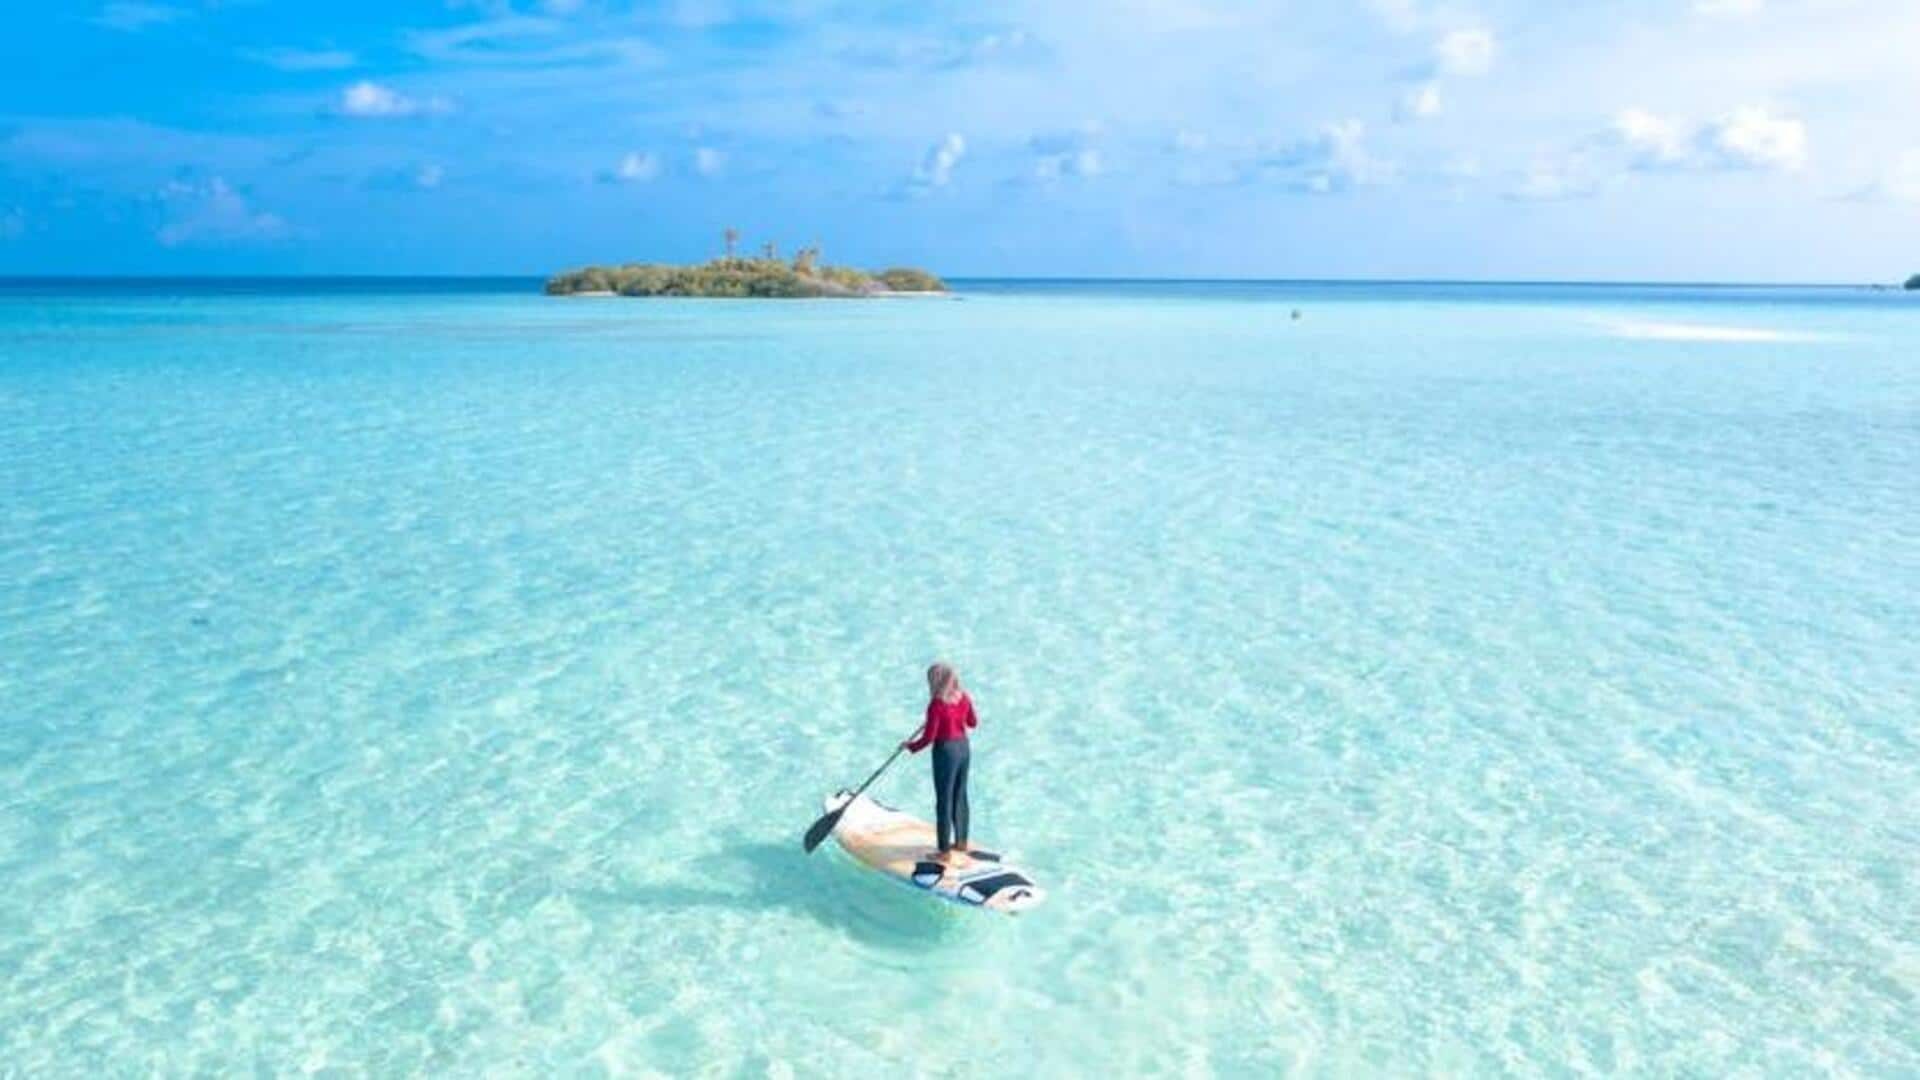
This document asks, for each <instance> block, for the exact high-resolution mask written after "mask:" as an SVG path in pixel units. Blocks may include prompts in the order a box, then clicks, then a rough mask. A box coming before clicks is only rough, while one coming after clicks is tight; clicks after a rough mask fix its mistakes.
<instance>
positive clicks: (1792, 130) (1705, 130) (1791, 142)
mask: <svg viewBox="0 0 1920 1080" xmlns="http://www.w3.org/2000/svg"><path fill="white" fill-rule="evenodd" d="M1607 134H1608V137H1609V138H1610V139H1611V141H1613V142H1614V143H1617V144H1618V145H1620V146H1623V147H1625V148H1626V150H1627V152H1628V155H1629V157H1628V162H1627V164H1628V166H1629V167H1630V168H1634V169H1755V170H1761V171H1776V170H1777V171H1786V172H1792V171H1794V170H1797V169H1800V168H1801V167H1803V166H1804V165H1805V164H1806V162H1807V127H1806V125H1805V124H1804V123H1802V122H1801V121H1800V120H1798V119H1796V118H1793V117H1789V116H1777V115H1775V114H1774V113H1773V112H1771V111H1770V110H1768V109H1767V108H1765V107H1763V106H1759V105H1748V106H1745V107H1743V108H1739V109H1735V110H1733V111H1732V112H1731V113H1728V114H1727V115H1726V116H1724V117H1722V118H1720V119H1718V120H1715V121H1712V122H1710V123H1705V124H1689V123H1687V122H1685V121H1682V120H1677V119H1672V118H1669V117H1664V116H1660V115H1658V114H1656V113H1652V112H1648V111H1647V110H1645V109H1638V108H1633V109H1622V110H1621V111H1620V112H1618V113H1616V114H1615V115H1614V118H1613V123H1612V125H1611V126H1610V127H1609V129H1608V133H1607Z"/></svg>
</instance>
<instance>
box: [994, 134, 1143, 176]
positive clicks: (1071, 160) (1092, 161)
mask: <svg viewBox="0 0 1920 1080" xmlns="http://www.w3.org/2000/svg"><path fill="white" fill-rule="evenodd" d="M1094 134H1095V133H1094V132H1091V131H1066V132H1053V133H1050V134H1046V135H1036V136H1034V137H1033V138H1032V139H1029V140H1028V141H1027V147H1028V149H1030V150H1032V151H1033V154H1034V158H1033V165H1032V168H1031V170H1030V172H1029V175H1028V177H1027V178H1028V179H1030V180H1032V181H1033V182H1034V183H1037V184H1040V185H1042V186H1045V185H1050V184H1055V183H1058V182H1059V181H1061V180H1085V179H1089V178H1091V177H1095V176H1099V175H1100V174H1101V173H1102V172H1105V171H1106V163H1105V161H1104V160H1103V159H1102V158H1101V156H1100V150H1099V148H1098V147H1096V146H1094V145H1093V136H1094ZM1176 138H1177V137H1176Z"/></svg>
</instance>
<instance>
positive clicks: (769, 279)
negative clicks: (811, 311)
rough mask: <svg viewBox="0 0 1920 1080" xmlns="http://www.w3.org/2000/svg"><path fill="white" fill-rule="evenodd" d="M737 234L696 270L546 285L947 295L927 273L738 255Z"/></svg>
mask: <svg viewBox="0 0 1920 1080" xmlns="http://www.w3.org/2000/svg"><path fill="white" fill-rule="evenodd" d="M738 240H739V234H738V233H736V232H735V231H734V230H732V229H728V230H727V232H726V244H727V247H726V254H725V255H722V256H721V257H720V258H717V259H713V260H711V261H708V262H705V263H701V264H699V265H696V266H670V265H666V264H662V263H627V264H624V265H620V266H588V267H583V268H581V269H579V270H569V271H567V272H566V273H564V274H556V275H554V276H553V277H551V278H548V279H547V295H549V296H723V297H812V296H830V297H859V296H890V295H896V294H901V293H943V292H946V291H947V285H946V282H943V281H941V280H940V279H939V278H937V277H935V276H934V275H932V274H930V273H928V272H926V271H925V270H916V269H913V268H912V267H904V266H896V267H891V268H889V269H886V270H880V271H876V272H873V273H869V272H867V271H865V270H856V269H854V268H853V267H850V266H828V265H826V264H824V263H822V262H821V261H820V249H819V248H817V247H814V248H801V249H800V251H799V253H798V254H796V255H795V256H794V257H793V258H792V259H791V260H788V259H783V258H781V257H780V253H779V251H778V249H776V248H775V247H774V245H772V244H767V245H765V246H764V247H763V248H761V253H760V254H759V255H758V256H757V257H755V256H740V255H735V254H734V250H733V249H734V245H735V243H737V242H738Z"/></svg>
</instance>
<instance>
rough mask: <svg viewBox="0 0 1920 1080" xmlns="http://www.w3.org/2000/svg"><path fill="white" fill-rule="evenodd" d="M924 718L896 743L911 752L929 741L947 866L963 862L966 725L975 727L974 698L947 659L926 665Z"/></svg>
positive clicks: (938, 827)
mask: <svg viewBox="0 0 1920 1080" xmlns="http://www.w3.org/2000/svg"><path fill="white" fill-rule="evenodd" d="M927 691H928V695H929V697H930V698H931V700H929V701H928V702H927V722H926V725H925V726H923V727H922V728H921V729H920V734H918V735H916V736H914V737H913V738H911V739H908V740H907V741H906V742H903V743H901V744H900V747H901V749H903V750H905V751H906V752H907V753H909V754H917V753H919V752H920V751H922V750H924V749H926V748H927V746H928V745H929V744H931V745H932V746H933V808H934V820H935V822H936V823H937V824H936V826H935V832H936V833H937V834H938V836H939V840H940V854H939V860H940V862H941V863H942V864H944V865H946V866H949V867H959V866H964V865H966V863H967V856H966V853H967V851H968V850H969V848H970V847H971V845H969V844H968V843H967V759H968V757H969V756H970V754H969V747H968V745H967V732H968V730H970V729H972V728H974V727H977V726H979V723H980V721H979V718H977V717H975V716H974V715H973V699H972V698H969V697H968V696H967V691H966V688H965V687H963V686H961V685H960V674H959V673H958V672H956V671H954V670H953V667H952V666H951V665H948V664H935V665H933V666H932V667H930V668H928V669H927Z"/></svg>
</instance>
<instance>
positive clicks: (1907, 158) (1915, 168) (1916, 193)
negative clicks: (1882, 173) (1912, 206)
mask: <svg viewBox="0 0 1920 1080" xmlns="http://www.w3.org/2000/svg"><path fill="white" fill-rule="evenodd" d="M1881 187H1882V189H1883V190H1885V191H1886V193H1887V194H1888V195H1890V196H1892V197H1893V198H1896V199H1899V200H1900V201H1901V202H1911V203H1920V148H1915V149H1912V150H1908V151H1905V152H1904V153H1902V154H1901V155H1900V157H1899V160H1897V161H1895V162H1894V165H1893V168H1892V169H1891V170H1890V171H1889V172H1888V173H1887V178H1886V180H1885V182H1884V183H1882V185H1881Z"/></svg>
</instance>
